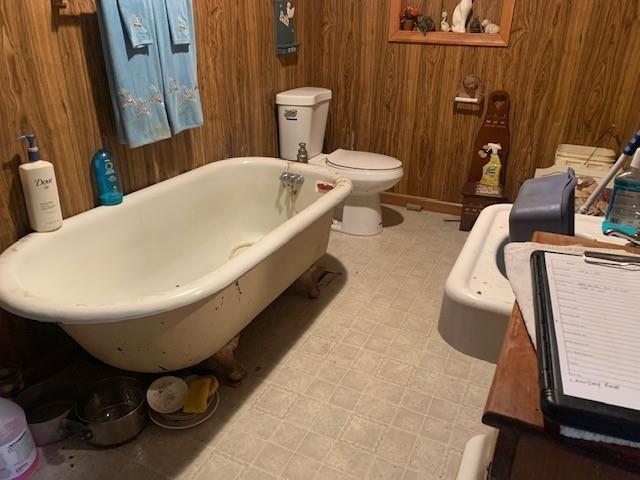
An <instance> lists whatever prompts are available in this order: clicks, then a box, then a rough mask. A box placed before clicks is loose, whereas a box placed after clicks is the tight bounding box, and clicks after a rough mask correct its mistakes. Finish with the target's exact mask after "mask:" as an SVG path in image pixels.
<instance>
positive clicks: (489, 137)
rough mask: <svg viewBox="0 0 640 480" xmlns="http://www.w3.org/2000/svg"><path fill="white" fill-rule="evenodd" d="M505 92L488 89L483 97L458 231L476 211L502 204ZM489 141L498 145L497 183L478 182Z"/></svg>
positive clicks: (507, 102) (473, 218) (506, 148)
mask: <svg viewBox="0 0 640 480" xmlns="http://www.w3.org/2000/svg"><path fill="white" fill-rule="evenodd" d="M509 108H510V99H509V94H508V93H507V92H505V91H503V90H498V91H495V92H492V93H491V94H490V95H489V98H488V100H487V113H486V115H485V118H484V121H483V122H482V126H481V127H480V130H479V131H478V135H477V136H476V141H475V145H474V150H473V158H472V159H471V165H470V167H469V174H468V175H467V183H466V184H465V185H464V187H463V188H462V198H463V200H462V216H461V218H460V230H463V231H469V230H471V227H473V224H474V223H475V221H476V219H477V218H478V215H480V212H481V211H482V210H483V209H484V208H486V207H488V206H489V205H494V204H496V203H505V202H506V201H507V198H506V197H505V196H504V182H505V178H506V167H507V161H508V158H509ZM490 144H499V145H500V147H501V149H500V151H499V152H498V156H499V159H500V167H501V168H500V174H499V181H497V182H496V183H497V185H495V186H493V185H484V184H483V183H482V180H483V174H484V173H485V172H484V171H483V168H484V167H485V166H487V164H488V163H489V161H490V159H491V158H490V157H491V149H490Z"/></svg>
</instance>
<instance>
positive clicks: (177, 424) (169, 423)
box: [149, 392, 219, 430]
mask: <svg viewBox="0 0 640 480" xmlns="http://www.w3.org/2000/svg"><path fill="white" fill-rule="evenodd" d="M218 403H219V396H218V392H215V393H214V394H213V395H212V396H211V397H210V398H209V401H208V402H207V410H206V411H204V412H203V413H184V412H183V411H178V412H175V413H165V414H163V413H158V412H156V411H154V410H152V409H149V417H150V418H151V421H152V422H153V423H155V424H156V425H158V426H159V427H163V428H168V429H170V430H184V429H187V428H192V427H195V426H196V425H200V424H201V423H203V422H205V421H207V420H208V419H209V418H210V417H211V415H213V414H214V412H215V411H216V409H217V408H218Z"/></svg>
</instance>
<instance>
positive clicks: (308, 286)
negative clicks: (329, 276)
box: [298, 264, 323, 298]
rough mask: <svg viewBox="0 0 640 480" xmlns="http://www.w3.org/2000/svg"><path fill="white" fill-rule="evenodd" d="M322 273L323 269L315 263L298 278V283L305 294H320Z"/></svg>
mask: <svg viewBox="0 0 640 480" xmlns="http://www.w3.org/2000/svg"><path fill="white" fill-rule="evenodd" d="M322 274H323V270H322V269H321V268H320V267H319V266H318V265H317V264H315V265H313V266H312V267H311V268H310V269H309V270H307V271H306V272H304V273H303V274H302V276H301V277H300V278H299V279H298V283H299V285H300V286H301V287H302V289H303V290H304V292H305V293H306V294H307V297H309V298H318V297H319V296H320V280H321V279H322Z"/></svg>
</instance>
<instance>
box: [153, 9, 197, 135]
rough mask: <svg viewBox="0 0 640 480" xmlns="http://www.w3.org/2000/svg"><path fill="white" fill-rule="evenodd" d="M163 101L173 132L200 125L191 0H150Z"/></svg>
mask: <svg viewBox="0 0 640 480" xmlns="http://www.w3.org/2000/svg"><path fill="white" fill-rule="evenodd" d="M153 12H154V16H155V24H156V32H157V36H158V45H159V53H160V63H161V65H162V77H163V81H164V92H165V104H166V107H167V114H168V115H169V123H170V125H171V130H172V131H173V133H174V134H175V133H179V132H182V131H183V130H186V129H188V128H194V127H199V126H200V125H202V124H203V121H204V120H203V117H202V106H201V103H200V91H199V89H198V65H197V61H196V39H195V31H194V20H193V5H192V2H191V0H154V4H153Z"/></svg>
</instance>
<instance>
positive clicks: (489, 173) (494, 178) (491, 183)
mask: <svg viewBox="0 0 640 480" xmlns="http://www.w3.org/2000/svg"><path fill="white" fill-rule="evenodd" d="M487 150H488V151H490V152H491V157H490V158H489V162H487V164H486V165H485V166H484V167H482V179H481V180H480V183H481V184H482V185H486V186H487V187H499V186H500V171H501V170H502V163H500V155H499V153H498V152H500V150H502V145H500V144H499V143H488V144H487Z"/></svg>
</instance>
